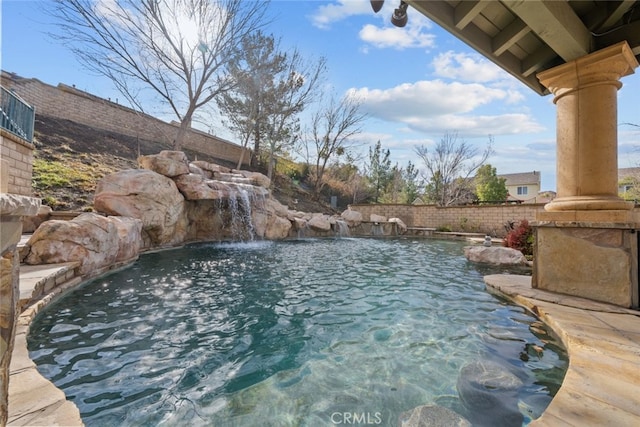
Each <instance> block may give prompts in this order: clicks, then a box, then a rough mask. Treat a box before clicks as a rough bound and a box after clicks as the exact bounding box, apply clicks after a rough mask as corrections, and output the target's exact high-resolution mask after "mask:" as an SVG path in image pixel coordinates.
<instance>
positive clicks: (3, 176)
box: [0, 129, 34, 196]
mask: <svg viewBox="0 0 640 427" xmlns="http://www.w3.org/2000/svg"><path fill="white" fill-rule="evenodd" d="M33 148H34V147H33V144H31V143H30V142H29V141H27V140H25V139H22V138H20V137H19V136H17V135H14V134H13V133H11V132H8V131H6V130H5V129H0V163H1V166H0V193H11V194H19V195H21V196H31V195H32V194H33V188H32V186H31V179H32V171H33Z"/></svg>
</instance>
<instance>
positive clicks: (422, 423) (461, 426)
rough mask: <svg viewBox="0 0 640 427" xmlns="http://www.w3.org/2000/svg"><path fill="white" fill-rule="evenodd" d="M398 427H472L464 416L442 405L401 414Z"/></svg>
mask: <svg viewBox="0 0 640 427" xmlns="http://www.w3.org/2000/svg"><path fill="white" fill-rule="evenodd" d="M398 421H399V422H398V427H471V423H470V422H469V421H468V420H467V419H466V418H465V417H463V416H462V415H460V414H458V413H456V412H454V411H452V410H451V409H449V408H445V407H444V406H440V405H422V406H418V407H416V408H413V409H412V410H410V411H405V412H403V413H401V414H400V419H399V420H398Z"/></svg>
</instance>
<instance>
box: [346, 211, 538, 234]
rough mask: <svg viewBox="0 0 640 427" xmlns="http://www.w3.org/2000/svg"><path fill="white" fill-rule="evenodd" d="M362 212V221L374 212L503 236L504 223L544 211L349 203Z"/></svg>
mask: <svg viewBox="0 0 640 427" xmlns="http://www.w3.org/2000/svg"><path fill="white" fill-rule="evenodd" d="M350 208H351V209H352V210H354V211H358V212H360V213H362V215H363V217H364V219H365V220H368V219H369V217H370V215H371V214H372V213H373V214H377V215H382V216H385V217H387V218H400V219H401V220H402V221H404V223H405V224H407V226H409V227H433V228H438V227H449V228H450V229H451V230H452V231H465V232H479V233H487V234H490V235H494V236H504V235H505V227H504V226H505V224H506V223H507V222H508V221H513V222H515V223H518V222H520V221H521V220H523V219H526V220H528V221H529V222H531V221H534V220H535V217H536V212H538V211H542V210H544V205H543V204H535V205H534V204H520V205H498V206H454V207H438V206H435V205H400V204H397V205H396V204H389V205H350Z"/></svg>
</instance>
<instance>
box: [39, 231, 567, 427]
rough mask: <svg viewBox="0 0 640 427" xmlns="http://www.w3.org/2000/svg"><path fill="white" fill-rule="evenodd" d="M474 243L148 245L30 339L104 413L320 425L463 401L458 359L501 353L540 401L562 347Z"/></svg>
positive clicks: (60, 379) (139, 420) (46, 370)
mask: <svg viewBox="0 0 640 427" xmlns="http://www.w3.org/2000/svg"><path fill="white" fill-rule="evenodd" d="M461 254H462V245H461V244H460V243H457V242H438V241H428V240H411V239H398V240H384V239H383V240H369V239H326V240H313V239H306V240H304V241H294V242H280V243H273V242H250V243H240V244H207V245H194V246H191V247H188V248H185V249H181V250H175V251H167V252H160V253H156V254H149V255H145V256H143V257H141V258H140V260H139V261H138V262H137V263H136V264H135V265H134V266H133V267H131V268H129V269H126V270H123V271H120V272H117V273H114V274H112V275H109V276H107V277H104V278H101V279H99V280H95V281H94V282H92V283H90V284H88V285H87V286H85V287H83V288H82V289H79V290H77V291H75V292H72V293H70V294H68V295H67V296H65V297H64V298H63V299H61V300H59V301H58V302H57V303H56V304H54V305H52V306H50V307H48V308H47V309H46V310H45V311H44V312H42V313H41V314H40V315H39V316H38V317H37V319H36V320H35V322H34V323H33V325H32V327H31V333H30V336H29V350H30V354H31V357H32V358H33V360H34V361H35V362H36V364H37V365H38V369H39V370H40V371H41V372H42V373H43V375H45V376H46V377H48V378H50V379H51V380H52V381H53V382H54V383H55V384H56V385H58V386H59V387H60V388H62V389H63V390H64V391H65V392H66V393H67V396H68V397H69V398H70V399H72V400H73V401H74V402H75V403H76V404H77V405H78V407H79V408H80V411H81V413H82V417H83V420H84V421H85V422H86V423H87V425H92V426H102V425H104V426H112V425H130V426H140V425H142V426H144V425H149V426H155V425H185V424H188V425H216V426H252V425H256V426H265V425H273V426H284V425H296V426H307V425H308V426H312V425H313V426H315V425H330V424H331V423H330V416H331V414H332V413H335V412H339V411H346V412H371V413H375V412H380V413H381V414H382V418H383V419H384V422H385V423H387V422H389V423H390V424H395V420H397V416H398V415H399V414H400V412H402V411H405V410H408V409H411V408H412V407H415V406H418V405H422V404H428V403H439V404H442V405H444V406H447V407H449V408H451V409H453V410H456V411H458V412H461V413H464V408H463V407H462V404H461V403H460V401H459V399H458V398H457V391H456V380H457V376H458V373H459V372H460V369H461V368H462V367H463V366H464V365H465V364H467V363H468V362H470V361H473V360H477V359H487V358H489V359H491V360H497V361H500V363H503V364H505V366H508V367H509V370H515V371H516V372H517V373H518V375H519V377H521V378H522V379H523V383H524V387H523V388H522V390H521V392H520V393H521V395H522V401H524V400H526V401H527V402H531V401H538V402H542V403H538V405H539V406H540V405H542V406H540V407H536V408H534V409H535V410H536V411H537V413H540V412H541V411H542V409H544V406H546V405H547V404H548V402H549V400H550V396H553V394H554V393H555V392H556V390H557V388H558V387H559V385H560V382H561V380H562V377H563V375H564V370H565V369H566V357H565V355H564V352H563V351H562V349H561V348H560V346H559V345H558V343H557V341H556V340H555V339H554V338H553V337H552V336H551V335H549V334H548V331H546V330H545V329H544V327H543V326H542V329H541V326H540V325H537V327H536V328H535V331H538V335H536V334H534V333H533V332H532V331H531V330H530V325H531V323H532V322H534V321H535V319H534V318H532V317H531V316H529V315H528V314H527V313H526V312H525V311H524V310H523V309H521V308H519V307H516V306H512V305H508V304H507V303H505V302H504V301H502V300H500V299H497V298H496V297H493V296H492V295H490V294H489V293H487V292H485V290H484V284H483V283H482V279H481V277H482V274H485V273H487V271H481V272H480V271H477V270H476V269H475V268H474V267H473V266H471V265H470V264H469V263H467V262H466V260H465V259H464V257H463V256H462V255H461ZM540 331H542V332H543V333H544V334H545V335H544V336H539V332H540ZM537 349H544V357H543V358H542V357H537V356H538V353H537ZM540 396H542V398H538V399H532V398H537V397H540ZM525 407H526V410H527V411H530V410H531V405H529V406H527V405H524V404H523V408H525ZM527 420H528V418H525V421H527Z"/></svg>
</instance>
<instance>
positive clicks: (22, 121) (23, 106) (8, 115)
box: [0, 87, 36, 142]
mask: <svg viewBox="0 0 640 427" xmlns="http://www.w3.org/2000/svg"><path fill="white" fill-rule="evenodd" d="M0 116H1V117H2V124H1V125H2V128H4V129H6V130H8V131H9V132H11V133H14V134H16V135H18V136H19V137H21V138H23V139H26V140H27V141H29V142H32V141H33V126H34V123H35V117H36V112H35V108H34V107H32V106H31V105H29V104H27V103H26V102H25V101H24V100H23V99H22V98H20V97H19V96H18V95H16V94H15V93H13V92H10V91H8V90H7V89H5V88H4V87H2V103H1V105H0Z"/></svg>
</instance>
